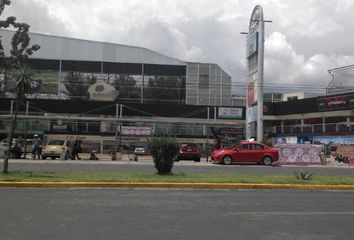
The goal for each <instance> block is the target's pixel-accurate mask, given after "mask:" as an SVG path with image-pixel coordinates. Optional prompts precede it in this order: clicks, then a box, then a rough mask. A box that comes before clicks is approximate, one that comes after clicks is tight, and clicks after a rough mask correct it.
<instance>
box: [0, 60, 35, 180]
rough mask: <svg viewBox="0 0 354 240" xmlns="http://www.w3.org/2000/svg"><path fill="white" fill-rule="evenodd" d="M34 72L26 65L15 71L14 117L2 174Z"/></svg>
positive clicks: (6, 164) (4, 171) (5, 168)
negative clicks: (20, 109)
mask: <svg viewBox="0 0 354 240" xmlns="http://www.w3.org/2000/svg"><path fill="white" fill-rule="evenodd" d="M33 76H34V72H33V70H32V69H31V68H30V67H29V66H28V65H27V64H23V65H19V66H18V68H17V69H16V70H15V73H14V78H15V116H14V117H13V119H12V123H11V130H10V136H9V146H8V149H7V153H6V155H5V158H4V167H3V173H8V166H9V157H10V152H11V147H12V139H13V135H14V131H15V128H16V123H17V115H18V111H19V106H20V105H21V104H23V102H24V99H25V96H26V93H28V92H29V90H30V89H31V82H32V81H33Z"/></svg>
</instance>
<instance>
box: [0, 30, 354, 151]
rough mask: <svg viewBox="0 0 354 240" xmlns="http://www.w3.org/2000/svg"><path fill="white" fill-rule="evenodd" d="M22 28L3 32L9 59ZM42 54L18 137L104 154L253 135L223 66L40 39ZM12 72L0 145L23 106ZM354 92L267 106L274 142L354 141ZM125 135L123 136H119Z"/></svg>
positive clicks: (0, 104)
mask: <svg viewBox="0 0 354 240" xmlns="http://www.w3.org/2000/svg"><path fill="white" fill-rule="evenodd" d="M12 35H13V32H12V31H8V30H0V36H2V43H3V45H4V50H5V55H6V56H9V49H10V43H11V37H12ZM30 37H31V43H32V44H34V43H36V44H39V45H40V46H41V49H40V50H39V51H38V52H36V53H35V54H34V55H33V56H31V59H30V60H29V62H30V65H31V66H32V67H33V69H34V70H35V77H34V81H33V83H32V86H31V92H30V94H29V95H28V97H27V101H26V103H24V104H23V105H22V106H20V113H19V120H18V123H17V128H16V129H17V130H16V135H17V136H18V135H21V136H25V137H28V138H30V137H31V136H32V135H33V134H34V133H39V134H41V135H43V136H44V137H47V138H77V137H80V138H82V139H84V140H85V142H86V143H87V144H91V145H92V146H91V148H96V149H98V150H99V151H103V152H105V151H110V150H111V149H112V146H114V145H115V142H116V141H118V140H119V142H120V143H121V144H122V145H128V146H136V145H143V144H144V143H145V142H146V139H147V137H148V136H150V135H151V134H152V133H157V134H167V135H170V136H174V137H176V138H177V139H178V141H180V142H196V143H200V144H203V145H207V144H208V143H209V144H212V143H213V141H214V138H215V136H216V135H217V136H221V137H223V138H224V139H226V140H228V141H230V142H232V141H235V140H239V139H241V138H244V126H245V109H244V106H231V77H230V76H229V75H228V74H227V73H226V72H225V71H224V70H223V69H222V68H221V67H220V66H218V65H217V64H212V63H198V62H193V63H192V62H186V61H182V60H178V59H174V58H170V57H167V56H164V55H161V54H159V53H157V52H154V51H152V50H149V49H146V48H141V47H133V46H126V45H120V44H112V43H103V42H94V41H86V40H79V39H72V38H65V37H57V36H49V35H44V34H34V33H32V34H30ZM12 74H13V73H12V72H11V70H8V69H2V70H1V75H0V94H1V97H0V139H2V138H5V137H6V136H7V133H8V132H9V126H10V121H11V118H12V116H13V111H14V106H13V101H12V97H13V95H12V92H13V83H14V81H13V78H12ZM353 103H354V94H351V93H342V94H340V95H334V96H319V97H312V98H306V99H294V100H293V101H284V102H276V103H274V102H270V103H265V105H264V119H263V120H264V130H265V136H268V137H272V138H273V140H274V142H277V141H278V140H279V139H286V140H287V141H288V142H297V143H304V142H315V143H328V142H336V141H345V142H350V141H351V142H354V137H353V136H354V134H353V133H354V114H353V113H354V104H353ZM117 129H118V131H117Z"/></svg>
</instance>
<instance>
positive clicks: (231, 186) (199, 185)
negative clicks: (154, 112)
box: [0, 181, 354, 191]
mask: <svg viewBox="0 0 354 240" xmlns="http://www.w3.org/2000/svg"><path fill="white" fill-rule="evenodd" d="M0 187H33V188H39V187H43V188H92V187H99V188H104V187H108V188H186V189H299V190H352V191H353V190H354V185H343V184H341V185H314V184H313V185H310V184H257V183H166V182H4V181H3V182H0Z"/></svg>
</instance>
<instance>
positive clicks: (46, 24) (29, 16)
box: [4, 0, 70, 35]
mask: <svg viewBox="0 0 354 240" xmlns="http://www.w3.org/2000/svg"><path fill="white" fill-rule="evenodd" d="M4 16H15V17H16V18H17V21H18V22H25V23H27V24H29V25H30V26H31V28H30V31H33V32H40V33H51V34H58V35H68V34H69V32H70V28H69V26H68V24H67V23H65V22H64V21H63V20H62V19H60V18H58V17H56V16H54V15H52V14H50V12H49V8H48V7H47V5H45V4H43V3H41V2H40V1H28V0H27V1H26V0H15V1H11V4H10V6H8V7H7V8H6V9H5V11H4Z"/></svg>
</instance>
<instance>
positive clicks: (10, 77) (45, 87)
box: [0, 70, 59, 96]
mask: <svg viewBox="0 0 354 240" xmlns="http://www.w3.org/2000/svg"><path fill="white" fill-rule="evenodd" d="M14 75H15V72H14V71H11V70H9V71H7V72H6V74H5V73H2V74H0V90H1V91H0V92H3V93H5V94H13V92H14V87H15V81H16V79H15V77H14ZM58 86H59V72H58V71H52V70H35V71H34V76H33V80H32V81H31V87H30V90H29V95H30V96H31V95H32V96H36V95H57V94H58Z"/></svg>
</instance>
